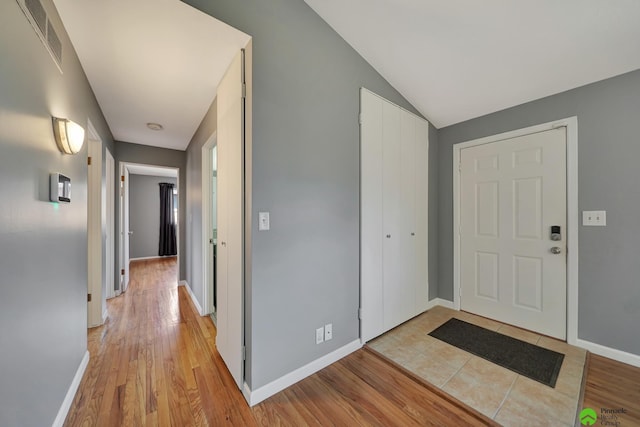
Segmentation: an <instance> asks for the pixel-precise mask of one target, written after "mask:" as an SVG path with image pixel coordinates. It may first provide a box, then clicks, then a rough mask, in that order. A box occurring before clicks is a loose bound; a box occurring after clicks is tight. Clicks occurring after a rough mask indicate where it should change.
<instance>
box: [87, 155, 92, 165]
mask: <svg viewBox="0 0 640 427" xmlns="http://www.w3.org/2000/svg"><path fill="white" fill-rule="evenodd" d="M87 164H88V165H89V166H91V156H89V157H87Z"/></svg>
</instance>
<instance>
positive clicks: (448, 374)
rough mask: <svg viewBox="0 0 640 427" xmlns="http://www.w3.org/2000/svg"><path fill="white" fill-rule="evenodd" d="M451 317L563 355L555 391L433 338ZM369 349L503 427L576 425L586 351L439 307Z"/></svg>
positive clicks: (488, 320)
mask: <svg viewBox="0 0 640 427" xmlns="http://www.w3.org/2000/svg"><path fill="white" fill-rule="evenodd" d="M452 317H455V318H458V319H460V320H464V321H466V322H469V323H473V324H475V325H478V326H482V327H484V328H487V329H490V330H492V331H497V332H500V333H502V334H505V335H509V336H511V337H513V338H517V339H520V340H523V341H527V342H529V343H532V344H536V345H539V346H541V347H545V348H548V349H551V350H554V351H557V352H559V353H564V354H565V358H564V361H563V363H562V368H561V369H560V374H559V376H558V381H557V382H556V387H555V388H551V387H548V386H546V385H543V384H540V383H538V382H536V381H533V380H531V379H529V378H526V377H524V376H522V375H518V374H516V373H515V372H512V371H510V370H508V369H505V368H502V367H500V366H498V365H495V364H493V363H491V362H488V361H486V360H484V359H482V358H480V357H477V356H474V355H473V354H470V353H467V352H465V351H463V350H460V349H458V348H456V347H453V346H451V345H449V344H446V343H444V342H442V341H440V340H438V339H436V338H433V337H431V336H430V335H428V334H429V332H431V331H432V330H434V329H435V328H437V327H438V326H440V325H441V324H443V323H444V322H446V321H447V320H449V319H450V318H452ZM368 345H369V346H370V347H371V348H372V349H374V350H376V351H378V352H379V353H381V354H383V355H384V356H386V357H388V358H390V359H392V360H393V361H395V362H396V363H398V364H400V365H401V366H403V367H404V368H406V369H408V370H410V371H411V372H413V373H415V374H416V375H418V376H420V377H422V378H424V379H425V380H427V381H428V382H430V383H431V384H433V385H435V386H437V387H439V388H440V389H442V390H444V391H445V392H447V393H448V394H450V395H452V396H454V397H455V398H457V399H458V400H460V401H462V402H464V403H465V404H467V405H469V406H471V407H472V408H474V409H476V410H477V411H479V412H481V413H483V414H484V415H486V416H488V417H489V418H492V419H493V420H495V421H497V422H498V423H500V424H502V425H504V426H518V427H522V426H528V425H535V426H573V425H574V423H575V417H576V410H577V408H578V399H579V397H580V386H581V383H582V375H583V371H584V363H585V357H586V351H585V350H583V349H580V348H577V347H573V346H570V345H568V344H567V343H565V342H562V341H558V340H555V339H552V338H549V337H545V336H541V335H538V334H535V333H533V332H529V331H525V330H523V329H519V328H516V327H513V326H509V325H505V324H502V323H499V322H496V321H493V320H490V319H486V318H483V317H479V316H475V315H473V314H469V313H465V312H460V311H455V310H451V309H448V308H444V307H434V308H432V309H430V310H428V311H427V312H425V313H423V314H421V315H420V316H418V317H416V318H414V319H412V320H410V321H408V322H406V323H404V324H402V325H400V326H398V327H397V328H395V329H393V330H391V331H389V332H387V333H386V334H384V335H382V336H381V337H379V338H376V339H375V340H373V341H371V342H370V343H369V344H368ZM532 414H534V415H533V418H532Z"/></svg>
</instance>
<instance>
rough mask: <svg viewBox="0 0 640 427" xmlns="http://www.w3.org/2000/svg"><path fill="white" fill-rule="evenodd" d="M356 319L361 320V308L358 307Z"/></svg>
mask: <svg viewBox="0 0 640 427" xmlns="http://www.w3.org/2000/svg"><path fill="white" fill-rule="evenodd" d="M358 319H360V320H362V309H361V308H359V309H358Z"/></svg>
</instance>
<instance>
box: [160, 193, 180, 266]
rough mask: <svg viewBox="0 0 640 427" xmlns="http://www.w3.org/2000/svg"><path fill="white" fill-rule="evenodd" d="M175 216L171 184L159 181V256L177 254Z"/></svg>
mask: <svg viewBox="0 0 640 427" xmlns="http://www.w3.org/2000/svg"><path fill="white" fill-rule="evenodd" d="M177 254H178V248H177V246H176V218H175V217H174V215H173V184H170V183H167V182H161V183H160V245H159V250H158V255H159V256H168V255H177Z"/></svg>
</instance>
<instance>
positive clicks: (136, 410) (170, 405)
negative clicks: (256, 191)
mask: <svg viewBox="0 0 640 427" xmlns="http://www.w3.org/2000/svg"><path fill="white" fill-rule="evenodd" d="M130 273H131V283H130V285H129V289H128V291H127V292H126V293H125V294H123V295H121V296H119V297H117V298H114V299H112V300H110V301H109V302H108V309H109V319H108V321H107V322H106V324H105V325H103V326H101V327H98V328H94V329H91V330H90V331H89V351H90V354H91V360H90V362H89V366H88V368H87V370H86V372H85V376H84V378H83V380H82V383H81V385H80V388H79V390H78V393H77V394H76V397H75V400H74V402H73V405H72V407H71V410H70V412H69V415H68V417H67V420H66V422H65V426H180V427H182V426H219V425H237V426H253V425H263V426H271V425H290V426H303V425H339V426H342V425H344V426H346V425H349V426H351V425H385V426H393V425H397V426H409V425H439V426H446V425H451V426H460V425H494V424H493V423H492V422H491V421H490V420H488V419H486V418H485V417H483V416H482V415H480V414H478V413H476V412H474V411H472V410H468V409H465V408H464V407H463V406H461V405H459V404H458V403H457V402H456V401H455V400H452V399H450V398H448V397H447V396H446V395H443V394H441V393H438V392H437V391H435V390H430V389H429V388H425V387H424V386H423V385H422V384H421V383H420V382H419V381H418V380H416V379H415V378H412V377H410V376H407V375H405V374H403V373H402V372H400V371H398V370H396V369H395V368H394V367H392V366H391V365H390V364H388V363H387V362H385V361H383V360H382V359H380V358H379V357H377V356H376V355H374V354H373V353H372V352H370V351H367V350H360V351H358V352H356V353H354V354H352V355H350V356H349V357H346V358H345V359H343V360H341V361H340V362H337V363H335V364H333V365H332V366H330V367H328V368H326V369H324V370H322V371H320V372H318V373H317V374H315V375H312V376H311V377H309V378H307V379H305V380H303V381H301V382H299V383H298V384H296V385H294V386H292V387H290V388H288V389H287V390H285V391H283V392H281V393H279V394H277V395H276V396H273V397H271V398H270V399H267V400H266V401H264V402H263V403H261V404H259V405H257V406H255V407H254V408H249V406H248V405H247V404H246V402H245V400H244V398H243V396H242V395H241V393H240V391H239V390H238V388H237V387H236V385H235V383H234V382H233V380H232V378H231V375H230V374H229V373H228V371H227V369H226V367H225V365H224V363H223V361H222V359H221V358H220V355H219V354H218V352H217V351H216V349H215V334H216V333H215V327H214V325H213V323H212V322H211V319H210V318H209V317H200V316H199V315H198V313H197V312H196V310H195V308H194V306H193V304H192V303H191V301H190V299H189V296H188V294H187V292H186V291H185V289H184V288H182V287H180V288H178V286H177V283H176V265H175V260H174V259H161V260H153V261H141V262H135V263H132V265H131V272H130Z"/></svg>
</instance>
